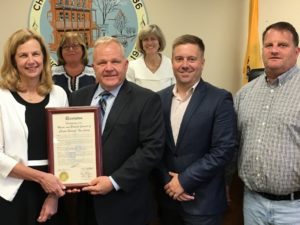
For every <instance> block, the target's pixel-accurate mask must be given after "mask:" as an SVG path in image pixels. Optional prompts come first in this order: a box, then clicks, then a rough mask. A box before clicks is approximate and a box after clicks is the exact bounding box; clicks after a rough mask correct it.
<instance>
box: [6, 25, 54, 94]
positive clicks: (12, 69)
mask: <svg viewBox="0 0 300 225" xmlns="http://www.w3.org/2000/svg"><path fill="white" fill-rule="evenodd" d="M32 39H34V40H36V41H38V42H39V44H40V46H41V51H42V54H43V70H42V73H41V75H40V84H39V86H38V87H37V92H38V93H39V94H40V95H43V96H45V95H47V94H48V93H49V92H50V91H51V89H52V86H53V81H52V75H51V70H50V55H49V52H48V49H47V47H46V44H45V42H44V40H43V38H42V37H41V36H40V35H39V34H37V33H35V32H33V31H32V30H29V29H20V30H18V31H16V32H15V33H13V34H12V35H11V36H10V37H9V38H8V40H7V42H6V44H5V46H4V54H3V64H2V66H1V79H0V87H1V88H5V89H8V90H10V91H20V92H24V91H26V89H25V87H24V86H23V85H22V83H21V79H20V75H19V71H18V69H17V63H16V61H15V56H16V52H17V49H18V47H19V46H20V45H23V44H24V43H26V42H27V41H29V40H32Z"/></svg>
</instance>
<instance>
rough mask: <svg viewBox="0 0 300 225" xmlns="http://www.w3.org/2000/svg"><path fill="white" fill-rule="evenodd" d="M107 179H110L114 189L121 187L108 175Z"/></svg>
mask: <svg viewBox="0 0 300 225" xmlns="http://www.w3.org/2000/svg"><path fill="white" fill-rule="evenodd" d="M109 179H110V181H111V183H112V185H113V186H114V188H115V190H116V191H118V190H120V189H121V188H120V186H119V185H118V184H117V182H116V181H115V180H114V179H113V178H112V177H111V176H109Z"/></svg>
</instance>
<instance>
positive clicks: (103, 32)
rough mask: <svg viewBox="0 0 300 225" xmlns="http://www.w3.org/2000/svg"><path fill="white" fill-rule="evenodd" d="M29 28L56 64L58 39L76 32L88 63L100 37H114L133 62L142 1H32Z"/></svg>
mask: <svg viewBox="0 0 300 225" xmlns="http://www.w3.org/2000/svg"><path fill="white" fill-rule="evenodd" d="M28 21H29V25H28V27H29V28H30V29H33V30H35V31H37V32H38V33H40V34H42V36H43V37H44V39H45V41H46V42H47V43H48V47H49V50H50V53H51V58H52V64H54V63H55V62H56V58H57V57H56V49H57V47H58V45H59V42H60V39H61V36H62V34H63V33H64V32H67V31H76V32H79V33H80V35H81V36H82V37H83V39H84V40H85V42H86V45H87V46H88V49H89V61H90V62H91V58H92V47H93V44H94V42H95V40H96V39H97V38H98V37H101V36H113V37H116V38H118V39H119V40H120V41H121V43H122V44H123V46H124V47H125V50H126V56H127V57H128V58H129V59H135V58H137V57H138V56H139V54H140V53H139V52H137V51H136V50H135V39H136V36H137V33H138V32H139V30H140V29H141V28H142V27H143V26H145V25H146V24H148V17H147V13H146V9H145V4H144V2H143V1H142V0H48V1H46V0H34V1H33V2H32V5H31V7H30V13H29V20H28Z"/></svg>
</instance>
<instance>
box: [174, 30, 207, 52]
mask: <svg viewBox="0 0 300 225" xmlns="http://www.w3.org/2000/svg"><path fill="white" fill-rule="evenodd" d="M184 44H194V45H197V46H198V47H199V49H200V51H202V53H203V54H204V51H205V45H204V43H203V41H202V39H201V38H199V37H197V36H195V35H191V34H185V35H182V36H179V37H177V38H176V39H175V40H174V42H173V46H172V49H173V50H174V48H176V47H177V46H178V45H184Z"/></svg>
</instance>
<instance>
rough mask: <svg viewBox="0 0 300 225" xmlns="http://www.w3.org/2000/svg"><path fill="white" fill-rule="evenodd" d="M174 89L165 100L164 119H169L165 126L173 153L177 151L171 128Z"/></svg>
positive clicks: (168, 142)
mask: <svg viewBox="0 0 300 225" xmlns="http://www.w3.org/2000/svg"><path fill="white" fill-rule="evenodd" d="M172 90H173V87H172V88H170V91H169V92H168V93H167V95H166V96H165V100H164V104H163V107H164V114H165V115H164V117H165V118H167V120H165V126H166V134H167V135H168V136H167V137H166V139H167V144H168V145H169V147H170V149H172V150H173V151H175V141H174V137H173V131H172V126H171V120H170V118H171V105H172V99H173V92H172Z"/></svg>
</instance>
